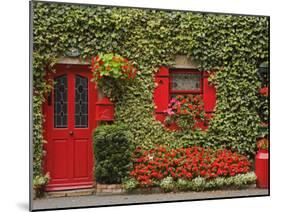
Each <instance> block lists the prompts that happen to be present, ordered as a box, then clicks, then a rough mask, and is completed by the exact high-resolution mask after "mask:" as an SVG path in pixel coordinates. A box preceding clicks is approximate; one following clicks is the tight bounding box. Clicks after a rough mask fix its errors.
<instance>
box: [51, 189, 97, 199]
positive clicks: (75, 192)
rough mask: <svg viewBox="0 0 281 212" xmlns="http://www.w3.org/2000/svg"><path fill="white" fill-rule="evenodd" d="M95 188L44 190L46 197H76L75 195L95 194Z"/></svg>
mask: <svg viewBox="0 0 281 212" xmlns="http://www.w3.org/2000/svg"><path fill="white" fill-rule="evenodd" d="M95 192H96V189H95V188H90V189H75V190H66V191H49V192H46V197H47V198H54V197H76V196H89V195H93V194H95Z"/></svg>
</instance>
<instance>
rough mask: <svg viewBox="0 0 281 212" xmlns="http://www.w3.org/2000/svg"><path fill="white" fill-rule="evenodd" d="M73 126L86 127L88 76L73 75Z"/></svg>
mask: <svg viewBox="0 0 281 212" xmlns="http://www.w3.org/2000/svg"><path fill="white" fill-rule="evenodd" d="M75 127H77V128H87V127H88V78H87V77H83V76H80V75H76V76H75Z"/></svg>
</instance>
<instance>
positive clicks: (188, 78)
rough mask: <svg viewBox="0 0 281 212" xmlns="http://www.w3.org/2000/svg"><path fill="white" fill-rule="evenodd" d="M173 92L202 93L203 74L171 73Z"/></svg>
mask: <svg viewBox="0 0 281 212" xmlns="http://www.w3.org/2000/svg"><path fill="white" fill-rule="evenodd" d="M171 77H172V83H171V90H172V91H200V90H201V87H200V82H201V74H193V73H171Z"/></svg>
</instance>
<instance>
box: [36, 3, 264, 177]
mask: <svg viewBox="0 0 281 212" xmlns="http://www.w3.org/2000/svg"><path fill="white" fill-rule="evenodd" d="M33 7H34V20H33V36H34V51H33V86H34V96H33V117H34V119H33V123H34V125H33V143H34V175H41V173H42V168H41V167H42V165H41V164H42V158H43V149H42V143H43V136H42V133H43V128H42V124H43V122H44V117H43V115H42V108H41V106H42V103H43V102H44V101H45V98H44V94H45V93H46V92H47V91H48V90H49V89H50V86H49V85H48V82H46V81H45V80H44V76H45V74H46V70H47V68H51V67H52V65H53V64H55V62H56V59H58V58H59V57H61V56H64V55H65V52H66V51H68V50H69V49H70V48H71V47H74V48H77V49H78V50H79V51H80V52H81V57H82V58H84V59H90V58H91V57H92V56H95V55H97V54H98V53H110V52H116V53H118V54H119V55H122V56H123V57H126V58H128V59H129V60H130V61H133V62H134V64H135V65H136V66H137V67H138V72H137V77H136V79H135V80H134V81H133V82H129V81H128V82H126V83H123V84H116V83H111V84H107V85H106V86H105V92H106V93H107V95H108V96H109V97H110V98H111V99H112V100H113V101H114V103H115V105H116V122H117V123H125V124H128V127H129V129H130V131H131V132H132V133H133V135H134V144H135V145H139V146H142V147H144V148H149V147H150V146H152V145H154V144H167V145H169V146H180V145H194V144H197V145H203V146H212V147H221V146H225V147H228V148H231V149H232V150H235V151H238V152H240V153H242V154H246V155H248V156H253V154H254V151H255V148H256V137H257V136H258V127H259V123H260V120H259V117H258V114H257V107H258V105H259V104H260V103H259V101H258V90H259V88H260V82H259V81H258V76H257V68H258V66H259V64H260V63H261V62H262V61H267V60H268V54H269V46H268V39H269V35H268V31H269V18H268V17H257V16H255V17H254V16H233V15H226V14H217V15H216V14H204V13H192V12H183V11H162V10H151V9H132V8H116V7H102V6H80V5H67V4H55V3H42V2H33ZM175 55H189V56H191V57H193V58H194V59H195V60H198V61H200V69H201V70H203V71H205V70H215V71H216V74H215V75H213V77H212V79H211V81H212V83H213V84H214V85H215V86H216V89H217V106H216V110H215V114H214V118H213V119H212V121H211V124H210V127H209V129H208V131H206V132H200V131H195V132H194V133H191V134H185V135H183V134H179V133H173V132H167V131H166V130H165V129H164V127H163V126H162V125H161V124H160V123H159V122H157V121H155V119H154V116H153V112H154V104H153V90H154V86H155V85H154V74H155V73H156V72H157V70H158V68H159V66H161V65H165V66H172V65H173V64H174V57H175Z"/></svg>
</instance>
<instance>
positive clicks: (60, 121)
mask: <svg viewBox="0 0 281 212" xmlns="http://www.w3.org/2000/svg"><path fill="white" fill-rule="evenodd" d="M54 82H55V86H54V99H55V100H54V126H55V128H66V127H67V115H68V114H67V77H66V75H62V76H59V77H56V78H55V79H54Z"/></svg>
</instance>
